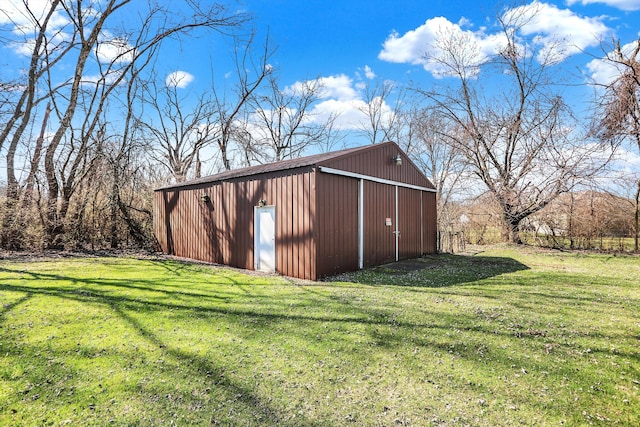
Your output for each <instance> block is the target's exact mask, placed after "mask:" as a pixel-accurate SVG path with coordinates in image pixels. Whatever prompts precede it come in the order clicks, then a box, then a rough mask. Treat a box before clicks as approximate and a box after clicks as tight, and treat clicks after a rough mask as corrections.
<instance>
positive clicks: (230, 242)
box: [154, 169, 316, 280]
mask: <svg viewBox="0 0 640 427" xmlns="http://www.w3.org/2000/svg"><path fill="white" fill-rule="evenodd" d="M250 178H251V179H239V180H236V181H233V182H222V183H220V182H218V183H213V184H209V185H205V186H202V187H198V188H180V189H175V190H172V189H168V190H160V191H156V193H155V194H154V200H155V206H154V211H155V221H154V228H155V232H156V236H157V239H158V243H159V244H160V246H161V248H162V250H163V251H164V252H166V253H169V254H174V255H177V256H180V257H185V258H193V259H198V260H203V261H207V262H214V263H220V264H226V265H230V266H233V267H239V268H244V269H253V268H254V265H253V251H254V241H253V226H254V217H253V216H254V212H253V208H254V206H256V205H257V204H258V203H259V201H260V200H261V199H264V200H266V201H267V204H269V205H275V207H276V257H277V261H276V270H277V271H278V272H280V273H282V274H284V275H287V276H293V277H299V278H303V279H312V280H313V279H315V278H316V272H315V240H314V218H313V217H312V215H311V214H312V212H313V209H314V208H315V197H314V192H315V188H314V186H315V179H314V176H313V173H312V170H311V169H308V170H306V171H303V172H299V173H293V172H291V171H289V173H280V174H271V175H269V176H261V177H259V178H260V179H257V177H250ZM203 194H207V195H209V197H210V198H211V201H210V202H208V203H205V202H203V201H202V200H201V199H200V198H201V196H202V195H203Z"/></svg>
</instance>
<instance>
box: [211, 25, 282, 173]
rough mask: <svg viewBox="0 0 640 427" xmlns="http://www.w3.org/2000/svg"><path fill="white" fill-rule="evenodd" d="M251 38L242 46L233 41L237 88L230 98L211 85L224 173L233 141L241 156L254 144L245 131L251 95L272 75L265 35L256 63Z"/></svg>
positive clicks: (267, 41) (217, 139)
mask: <svg viewBox="0 0 640 427" xmlns="http://www.w3.org/2000/svg"><path fill="white" fill-rule="evenodd" d="M253 39H254V35H253V34H252V35H251V37H250V38H249V40H248V41H246V42H243V45H244V46H243V47H240V46H239V43H238V41H236V44H235V49H234V54H235V57H234V59H235V61H234V63H235V66H236V70H235V71H236V79H237V80H236V85H235V88H234V91H233V95H234V96H233V98H232V99H229V98H227V94H226V93H223V94H222V95H219V92H218V90H216V88H215V85H212V92H213V95H214V106H215V121H216V123H217V125H218V134H217V136H216V142H217V145H218V148H219V149H220V157H221V160H222V166H223V167H224V169H225V170H230V169H231V158H230V153H229V150H230V148H231V143H232V142H233V141H234V140H236V142H238V145H239V146H240V147H243V148H244V150H243V151H244V153H245V155H246V153H249V152H250V147H251V145H252V144H253V141H252V138H251V134H250V132H249V131H248V130H247V121H248V118H247V115H248V112H247V109H248V108H249V107H250V105H251V100H252V97H253V95H254V93H255V92H256V91H257V90H258V89H259V88H260V87H261V86H262V83H263V82H264V80H265V78H267V77H268V76H269V75H270V74H271V73H272V72H273V68H272V66H271V65H270V64H269V58H270V57H271V55H272V54H273V50H272V49H271V48H270V47H269V37H268V36H267V38H266V41H265V44H264V50H263V53H262V56H261V57H260V58H259V59H258V60H257V62H255V60H254V58H253V57H252V50H251V47H252V44H253Z"/></svg>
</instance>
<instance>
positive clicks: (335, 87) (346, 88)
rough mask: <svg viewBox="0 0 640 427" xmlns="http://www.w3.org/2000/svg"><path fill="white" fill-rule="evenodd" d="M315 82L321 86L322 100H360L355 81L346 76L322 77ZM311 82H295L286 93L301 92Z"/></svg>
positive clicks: (288, 87) (286, 89)
mask: <svg viewBox="0 0 640 427" xmlns="http://www.w3.org/2000/svg"><path fill="white" fill-rule="evenodd" d="M315 82H317V83H318V85H319V86H320V94H319V97H320V98H321V99H326V98H335V99H340V100H351V99H355V98H358V96H359V95H358V93H357V91H356V90H355V89H354V88H353V80H352V79H351V78H350V77H349V76H347V75H345V74H338V75H337V76H329V77H320V78H318V79H317V80H316V81H315ZM309 83H312V85H313V81H311V82H295V83H294V84H292V85H291V86H287V87H286V88H285V92H289V93H291V92H294V93H295V92H299V91H302V90H303V87H304V86H305V85H309Z"/></svg>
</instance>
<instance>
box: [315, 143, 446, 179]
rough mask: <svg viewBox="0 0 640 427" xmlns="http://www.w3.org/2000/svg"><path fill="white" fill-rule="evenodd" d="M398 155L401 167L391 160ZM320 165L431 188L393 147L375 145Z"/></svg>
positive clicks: (404, 155)
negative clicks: (400, 159)
mask: <svg viewBox="0 0 640 427" xmlns="http://www.w3.org/2000/svg"><path fill="white" fill-rule="evenodd" d="M398 154H400V156H401V157H402V165H400V166H398V165H396V164H395V163H394V162H393V158H394V157H395V156H397V155H398ZM322 165H323V166H327V167H331V168H335V169H340V170H344V171H349V172H354V173H359V174H362V175H368V176H374V177H376V178H383V179H389V180H392V181H398V182H403V183H406V184H413V185H418V186H421V187H429V188H432V187H433V186H432V185H431V183H430V182H429V180H428V179H427V178H426V177H425V176H424V175H423V174H422V172H420V170H419V169H418V168H417V167H416V166H415V165H414V164H413V162H412V161H411V159H409V157H407V155H406V154H404V153H402V152H400V151H399V150H398V148H396V147H395V145H389V144H380V145H375V146H372V147H371V149H370V150H365V151H361V152H358V153H354V154H352V155H349V156H345V157H339V158H336V159H331V160H328V161H325V162H322Z"/></svg>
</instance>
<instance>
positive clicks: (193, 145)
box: [139, 79, 218, 182]
mask: <svg viewBox="0 0 640 427" xmlns="http://www.w3.org/2000/svg"><path fill="white" fill-rule="evenodd" d="M179 86H180V85H179V82H167V84H164V85H163V86H162V87H158V84H157V83H156V81H155V79H154V81H151V82H150V83H149V84H148V85H147V86H146V88H145V91H144V94H143V99H144V103H146V104H147V105H148V106H149V107H151V108H150V109H145V110H144V112H145V117H140V118H139V120H140V123H141V125H142V126H143V127H144V128H145V129H146V131H147V133H148V135H149V143H150V144H149V145H150V146H151V147H153V152H154V153H155V154H154V157H155V159H156V160H157V161H159V162H160V163H161V164H162V165H164V166H165V167H166V168H167V170H168V171H169V172H170V173H171V174H172V175H173V178H174V179H175V181H176V182H182V181H185V180H186V179H187V177H188V173H189V171H191V170H192V169H193V167H194V166H195V164H196V160H197V159H198V156H199V153H200V151H201V150H202V149H203V148H206V147H207V146H209V145H211V144H213V143H214V141H215V140H216V138H217V137H218V124H217V123H215V121H214V120H215V118H216V110H215V104H214V102H213V100H212V99H211V98H209V97H208V95H206V94H203V95H200V96H198V98H197V100H196V101H195V103H193V106H192V107H186V105H187V104H188V103H189V102H188V101H190V99H191V96H192V94H191V93H188V92H187V93H186V94H182V93H181V89H180V87H179ZM149 110H151V111H153V113H154V114H153V118H151V115H150V111H149Z"/></svg>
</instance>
